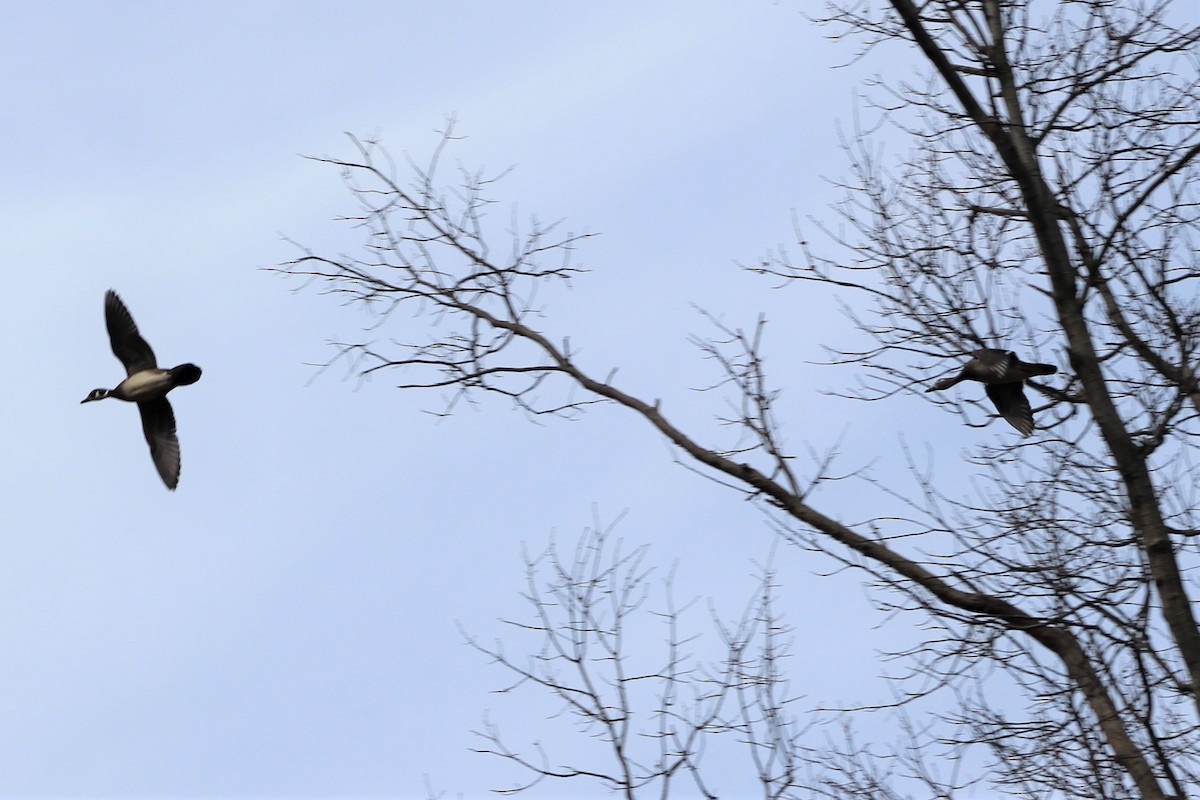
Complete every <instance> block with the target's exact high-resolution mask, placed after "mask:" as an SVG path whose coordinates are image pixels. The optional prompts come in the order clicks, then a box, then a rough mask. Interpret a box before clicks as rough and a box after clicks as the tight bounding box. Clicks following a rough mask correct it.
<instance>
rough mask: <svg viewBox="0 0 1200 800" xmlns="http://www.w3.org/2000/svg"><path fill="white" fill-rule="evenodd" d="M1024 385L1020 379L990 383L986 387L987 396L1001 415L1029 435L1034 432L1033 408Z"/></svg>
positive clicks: (1023, 434) (1025, 434)
mask: <svg viewBox="0 0 1200 800" xmlns="http://www.w3.org/2000/svg"><path fill="white" fill-rule="evenodd" d="M1024 387H1025V384H1024V383H1022V382H1020V381H1018V382H1016V383H989V384H987V385H986V386H985V387H984V388H985V389H986V390H987V396H988V397H990V398H991V399H992V402H993V403H995V405H996V410H997V411H999V412H1000V416H1002V417H1004V419H1006V420H1008V424H1009V425H1012V426H1013V427H1014V428H1016V429H1017V430H1018V431H1020V432H1021V435H1022V436H1028V435H1029V434H1031V433H1033V409H1031V408H1030V407H1029V400H1028V399H1026V397H1025V391H1024Z"/></svg>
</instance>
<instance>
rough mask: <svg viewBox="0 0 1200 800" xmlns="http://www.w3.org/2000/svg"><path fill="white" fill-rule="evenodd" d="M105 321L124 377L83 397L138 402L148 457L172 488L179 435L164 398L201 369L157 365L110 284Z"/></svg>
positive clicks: (176, 474) (176, 479)
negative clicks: (115, 386)
mask: <svg viewBox="0 0 1200 800" xmlns="http://www.w3.org/2000/svg"><path fill="white" fill-rule="evenodd" d="M104 322H105V325H106V326H107V327H108V338H109V340H110V341H111V342H112V351H113V355H115V356H116V357H117V359H118V360H119V361H120V362H121V363H122V364H124V365H125V372H126V375H127V377H126V378H125V380H123V381H121V382H120V383H119V384H117V388H115V389H93V390H92V391H91V393H90V394H88V396H87V397H85V398H83V400H82V402H83V403H90V402H92V401H93V400H103V399H104V398H106V397H115V398H117V399H118V400H126V401H128V402H131V403H137V405H138V411H140V412H141V414H142V431H143V433H145V434H146V443H147V444H149V445H150V457H151V458H153V459H154V466H155V467H157V468H158V474H159V475H160V476H161V477H162V480H163V483H165V484H166V485H167V488H168V489H170V490H171V491H174V490H175V487H176V486H177V485H179V439H178V438H176V436H175V413H174V412H173V411H172V410H171V404H170V403H169V402H167V392H169V391H171V390H172V389H174V388H175V387H176V386H187V385H188V384H190V383H195V382H196V381H198V380H200V368H199V367H197V366H196V365H195V364H180V365H179V366H178V367H174V368H173V369H159V368H158V361H157V360H156V359H155V358H154V351H153V350H151V349H150V345H148V344H146V340H145V339H143V338H142V336H141V334H139V333H138V329H137V325H136V324H135V323H134V321H133V317H132V316H131V315H130V313H129V309H127V308H126V307H125V304H124V303H122V302H121V298H119V297H117V293H116V292H114V291H113V290H112V289H109V290H108V291H107V292H105V293H104Z"/></svg>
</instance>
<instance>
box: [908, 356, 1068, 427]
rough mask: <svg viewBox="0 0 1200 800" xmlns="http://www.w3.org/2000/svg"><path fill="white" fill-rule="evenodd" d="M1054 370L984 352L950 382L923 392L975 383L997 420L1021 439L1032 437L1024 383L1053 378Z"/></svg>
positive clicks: (939, 382) (945, 381) (950, 379)
mask: <svg viewBox="0 0 1200 800" xmlns="http://www.w3.org/2000/svg"><path fill="white" fill-rule="evenodd" d="M1056 372H1058V368H1057V367H1055V366H1053V365H1051V364H1030V363H1028V362H1025V361H1022V360H1021V359H1019V358H1017V354H1016V353H1013V352H1012V351H1010V350H997V349H994V348H986V349H983V350H976V351H975V352H974V353H972V354H971V360H970V361H968V362H967V363H966V364H965V365H963V368H962V371H961V372H959V373H958V374H957V375H955V376H954V377H952V378H943V379H942V380H940V381H938V382H937V383H935V384H934V385H933V386H931V387H929V388H928V389H926V390H925V391H926V392H937V391H941V390H942V389H949V388H950V387H951V386H953V385H954V384H956V383H959V382H960V381H979V382H980V383H982V384H984V391H986V392H987V396H988V397H990V398H991V400H992V402H993V403H994V404H995V405H996V410H997V411H999V412H1000V416H1002V417H1004V419H1006V420H1007V421H1008V424H1009V425H1012V426H1013V427H1014V428H1016V429H1017V430H1018V431H1020V432H1021V435H1022V436H1028V435H1029V434H1031V433H1033V411H1032V409H1030V408H1029V400H1028V399H1026V397H1025V391H1024V389H1025V380H1026V379H1027V378H1032V377H1033V376H1035V375H1053V374H1054V373H1056Z"/></svg>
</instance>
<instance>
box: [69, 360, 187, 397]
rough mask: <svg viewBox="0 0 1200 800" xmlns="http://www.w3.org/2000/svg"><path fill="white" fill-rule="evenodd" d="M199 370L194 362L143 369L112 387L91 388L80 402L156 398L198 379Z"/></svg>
mask: <svg viewBox="0 0 1200 800" xmlns="http://www.w3.org/2000/svg"><path fill="white" fill-rule="evenodd" d="M200 375H201V370H200V368H199V367H197V366H196V365H195V364H180V365H179V366H178V367H175V368H174V369H159V368H158V367H154V368H152V369H143V370H140V371H138V372H135V373H133V374H132V375H130V376H129V377H128V378H126V379H125V380H123V381H121V382H120V383H118V384H117V386H116V388H114V389H93V390H92V391H91V394H89V395H88V396H87V397H85V398H84V399H83V400H82V401H81V402H84V403H87V402H89V401H91V400H103V399H104V398H106V397H113V398H116V399H117V400H126V401H128V402H131V403H141V402H143V401H146V400H157V399H158V398H160V397H162V396H164V395H165V394H166V393H167V392H169V391H171V390H172V389H174V388H175V387H176V386H187V385H188V384H192V383H195V382H196V381H198V380H200Z"/></svg>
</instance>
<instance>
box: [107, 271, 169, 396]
mask: <svg viewBox="0 0 1200 800" xmlns="http://www.w3.org/2000/svg"><path fill="white" fill-rule="evenodd" d="M104 323H105V325H107V326H108V339H109V341H110V342H112V351H113V355H115V356H116V357H117V358H118V359H119V360H120V362H121V363H122V364H124V365H125V374H127V375H132V374H133V373H135V372H141V371H142V370H144V369H154V368H155V367H157V366H158V361H157V360H156V359H155V358H154V351H153V350H151V349H150V345H148V344H146V340H145V339H143V338H142V335H141V334H140V333H138V329H137V325H136V324H134V321H133V315H131V314H130V313H129V309H128V308H126V307H125V304H124V303H122V302H121V298H119V297H117V293H116V292H114V291H113V290H112V289H109V290H108V291H107V292H105V293H104Z"/></svg>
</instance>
